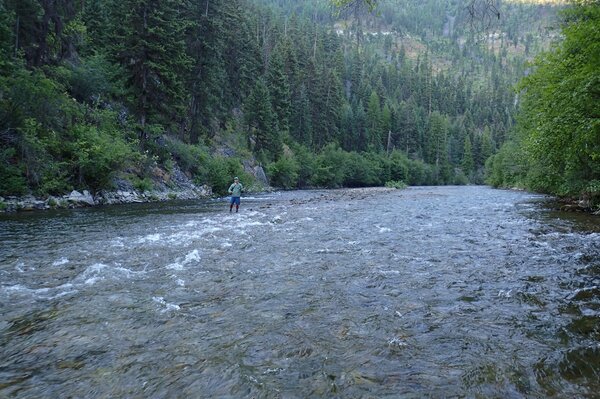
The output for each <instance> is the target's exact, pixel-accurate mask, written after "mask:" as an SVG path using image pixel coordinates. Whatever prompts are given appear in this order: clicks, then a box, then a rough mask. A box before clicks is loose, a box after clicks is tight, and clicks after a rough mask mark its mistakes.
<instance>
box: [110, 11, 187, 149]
mask: <svg viewBox="0 0 600 399" xmlns="http://www.w3.org/2000/svg"><path fill="white" fill-rule="evenodd" d="M114 2H115V3H114V9H113V14H112V18H113V22H114V24H115V26H114V30H115V39H114V47H113V51H114V55H115V57H116V59H117V61H119V62H120V63H121V65H122V66H123V68H124V69H125V71H126V74H127V75H126V80H127V87H128V89H129V90H130V92H131V95H132V105H133V107H134V110H135V113H136V115H137V116H138V120H139V124H140V128H141V135H140V137H141V138H142V139H147V138H148V132H147V129H146V125H147V123H158V122H162V123H167V124H168V123H170V122H174V121H175V120H177V118H180V117H181V115H182V113H183V108H184V101H185V96H186V93H185V91H184V76H185V74H186V73H187V71H188V70H189V67H190V58H189V57H188V55H187V54H186V46H185V40H184V39H185V35H184V31H185V30H186V29H187V28H188V26H189V21H187V20H185V19H183V18H182V12H183V11H184V10H183V6H184V5H185V1H184V0H114Z"/></svg>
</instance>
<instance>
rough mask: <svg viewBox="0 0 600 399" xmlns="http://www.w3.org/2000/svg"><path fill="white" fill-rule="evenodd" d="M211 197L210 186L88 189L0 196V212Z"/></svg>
mask: <svg viewBox="0 0 600 399" xmlns="http://www.w3.org/2000/svg"><path fill="white" fill-rule="evenodd" d="M211 195H212V190H211V188H210V187H208V186H200V187H198V186H194V187H191V188H188V189H171V190H150V191H143V192H142V191H139V190H136V189H131V190H114V191H99V192H98V193H96V194H95V195H93V194H91V193H90V192H89V191H88V190H83V191H81V192H80V191H77V190H73V191H71V192H70V193H69V194H67V195H63V196H49V197H47V198H36V197H34V196H32V195H28V196H25V197H6V198H4V197H0V212H18V211H36V210H48V209H71V208H85V207H91V206H98V205H114V204H130V203H144V202H159V201H169V200H173V199H199V198H208V197H210V196H211Z"/></svg>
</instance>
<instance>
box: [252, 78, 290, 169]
mask: <svg viewBox="0 0 600 399" xmlns="http://www.w3.org/2000/svg"><path fill="white" fill-rule="evenodd" d="M244 117H245V120H246V124H247V126H248V131H249V138H250V142H251V143H252V144H253V145H252V147H253V151H254V153H255V154H256V155H257V156H258V157H259V159H262V160H263V161H274V160H276V159H277V158H278V157H279V155H280V154H281V151H282V147H281V139H280V137H279V135H278V133H277V131H276V129H275V125H276V123H275V115H274V113H273V110H272V108H271V100H270V97H269V90H268V89H267V85H266V84H265V82H264V81H263V80H262V79H259V80H258V81H257V82H256V85H255V86H254V90H252V93H250V96H248V98H247V99H246V102H245V103H244Z"/></svg>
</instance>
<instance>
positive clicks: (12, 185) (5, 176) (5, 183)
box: [0, 148, 27, 195]
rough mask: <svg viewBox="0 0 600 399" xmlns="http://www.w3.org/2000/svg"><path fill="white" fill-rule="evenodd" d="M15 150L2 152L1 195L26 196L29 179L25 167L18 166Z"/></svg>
mask: <svg viewBox="0 0 600 399" xmlns="http://www.w3.org/2000/svg"><path fill="white" fill-rule="evenodd" d="M15 154H16V151H15V149H14V148H7V149H4V150H0V195H24V194H25V193H27V179H25V176H23V167H22V165H20V164H18V163H17V161H16V157H15Z"/></svg>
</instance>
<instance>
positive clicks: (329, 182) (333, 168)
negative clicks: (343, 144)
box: [313, 144, 347, 188]
mask: <svg viewBox="0 0 600 399" xmlns="http://www.w3.org/2000/svg"><path fill="white" fill-rule="evenodd" d="M346 154H347V153H346V152H344V151H342V150H341V149H340V148H339V147H338V146H337V145H335V144H328V145H327V146H325V147H324V148H323V150H322V151H321V153H320V154H319V155H318V156H317V159H316V168H315V172H314V176H313V183H314V184H315V185H317V186H319V187H328V188H334V187H341V186H342V184H343V183H344V175H345V171H344V165H345V164H346V162H345V159H346Z"/></svg>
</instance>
